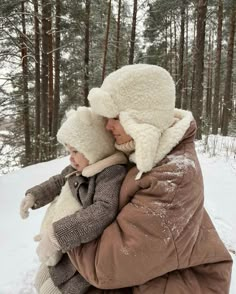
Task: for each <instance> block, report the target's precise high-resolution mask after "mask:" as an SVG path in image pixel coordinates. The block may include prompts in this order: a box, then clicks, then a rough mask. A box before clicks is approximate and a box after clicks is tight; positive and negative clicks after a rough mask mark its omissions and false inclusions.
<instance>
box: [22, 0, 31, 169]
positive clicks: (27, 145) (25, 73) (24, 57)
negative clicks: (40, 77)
mask: <svg viewBox="0 0 236 294" xmlns="http://www.w3.org/2000/svg"><path fill="white" fill-rule="evenodd" d="M21 24H22V33H21V60H22V63H21V65H22V72H23V122H24V137H25V156H24V162H23V164H24V165H25V166H26V165H29V164H30V163H31V142H30V122H29V90H28V59H27V45H26V28H25V25H26V24H25V1H24V0H23V1H21Z"/></svg>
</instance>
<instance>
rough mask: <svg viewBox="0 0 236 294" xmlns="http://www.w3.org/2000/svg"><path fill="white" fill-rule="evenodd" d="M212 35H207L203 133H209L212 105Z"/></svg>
mask: <svg viewBox="0 0 236 294" xmlns="http://www.w3.org/2000/svg"><path fill="white" fill-rule="evenodd" d="M211 38H212V34H211V32H210V34H209V41H208V68H207V93H206V107H205V133H206V134H207V135H208V134H209V133H210V127H211V105H212V51H213V41H212V40H211Z"/></svg>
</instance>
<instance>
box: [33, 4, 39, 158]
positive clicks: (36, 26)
mask: <svg viewBox="0 0 236 294" xmlns="http://www.w3.org/2000/svg"><path fill="white" fill-rule="evenodd" d="M38 14H39V13H38V0H34V40H35V45H34V52H35V90H34V93H35V134H34V136H35V147H34V162H39V154H40V148H39V146H40V30H39V18H38V17H39V16H38Z"/></svg>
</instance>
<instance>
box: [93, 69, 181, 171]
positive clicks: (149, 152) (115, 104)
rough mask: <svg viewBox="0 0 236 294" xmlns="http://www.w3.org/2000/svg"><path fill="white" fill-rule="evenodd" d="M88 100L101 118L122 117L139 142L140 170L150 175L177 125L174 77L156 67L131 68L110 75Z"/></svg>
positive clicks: (126, 129)
mask: <svg viewBox="0 0 236 294" xmlns="http://www.w3.org/2000/svg"><path fill="white" fill-rule="evenodd" d="M88 100H89V102H90V105H91V108H92V110H93V111H94V112H96V113H98V114H99V115H102V116H104V117H107V118H114V117H116V116H118V115H119V119H120V122H121V124H122V126H123V128H124V129H125V131H126V133H127V134H128V135H130V136H131V137H132V138H133V139H134V141H135V154H134V157H135V162H136V165H137V168H138V170H139V171H140V172H141V173H143V172H148V171H150V170H151V169H152V167H153V166H154V164H155V156H156V151H157V148H158V144H159V140H160V137H161V135H162V133H163V132H164V131H165V130H166V129H168V128H169V127H170V126H171V125H172V124H173V122H174V107H175V84H174V81H173V79H172V77H171V76H170V74H169V73H168V72H167V71H166V70H165V69H164V68H162V67H159V66H156V65H149V64H135V65H127V66H124V67H122V68H120V69H118V70H117V71H115V72H113V73H111V74H109V75H108V76H107V77H106V78H105V80H104V81H103V84H102V86H101V87H100V88H93V89H91V91H90V92H89V96H88Z"/></svg>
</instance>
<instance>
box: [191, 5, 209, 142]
mask: <svg viewBox="0 0 236 294" xmlns="http://www.w3.org/2000/svg"><path fill="white" fill-rule="evenodd" d="M206 13H207V0H198V6H197V35H196V48H195V79H194V89H193V91H194V95H193V115H194V118H195V120H196V122H197V126H198V129H197V135H196V138H197V139H201V137H202V106H203V73H204V45H205V26H206Z"/></svg>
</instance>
